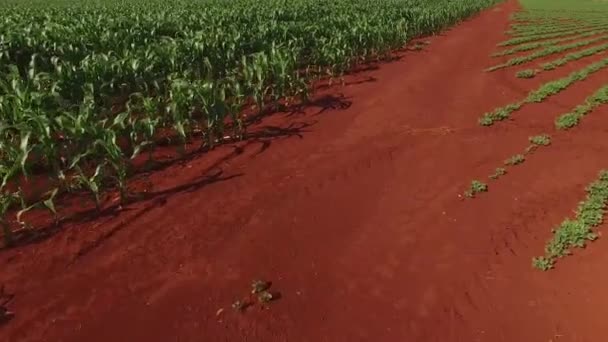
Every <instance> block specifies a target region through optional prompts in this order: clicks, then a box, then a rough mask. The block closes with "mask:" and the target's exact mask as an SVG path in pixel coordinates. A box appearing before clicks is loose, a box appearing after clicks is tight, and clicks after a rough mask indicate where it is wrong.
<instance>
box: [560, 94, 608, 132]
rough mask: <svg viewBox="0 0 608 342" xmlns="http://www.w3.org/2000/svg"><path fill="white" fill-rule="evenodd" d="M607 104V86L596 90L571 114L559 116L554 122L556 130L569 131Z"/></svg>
mask: <svg viewBox="0 0 608 342" xmlns="http://www.w3.org/2000/svg"><path fill="white" fill-rule="evenodd" d="M607 103H608V85H606V86H603V87H601V88H600V89H598V90H597V91H596V92H595V93H594V94H593V95H591V96H589V97H588V98H587V99H586V100H585V103H583V104H581V105H578V106H576V108H574V109H573V110H572V111H571V112H569V113H566V114H563V115H561V116H560V117H558V118H557V119H556V120H555V127H557V128H558V129H569V128H572V127H574V126H576V125H578V123H579V121H580V120H581V119H582V118H583V117H584V116H585V115H587V114H588V113H590V112H591V111H592V110H594V109H595V108H597V107H599V106H601V105H603V104H607Z"/></svg>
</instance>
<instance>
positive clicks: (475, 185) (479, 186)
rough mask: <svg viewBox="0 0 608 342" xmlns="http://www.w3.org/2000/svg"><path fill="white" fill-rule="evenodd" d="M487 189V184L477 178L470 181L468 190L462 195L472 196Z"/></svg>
mask: <svg viewBox="0 0 608 342" xmlns="http://www.w3.org/2000/svg"><path fill="white" fill-rule="evenodd" d="M486 191H488V185H487V184H485V183H482V182H480V181H478V180H474V181H472V182H471V186H470V188H469V190H467V191H465V193H464V196H465V197H468V198H473V197H475V195H476V194H478V193H480V192H486Z"/></svg>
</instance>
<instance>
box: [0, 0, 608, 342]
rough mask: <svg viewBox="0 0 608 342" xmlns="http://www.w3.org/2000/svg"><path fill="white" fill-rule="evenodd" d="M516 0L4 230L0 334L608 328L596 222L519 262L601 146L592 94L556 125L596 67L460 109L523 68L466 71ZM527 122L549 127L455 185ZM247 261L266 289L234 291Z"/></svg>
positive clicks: (448, 334) (504, 148)
mask: <svg viewBox="0 0 608 342" xmlns="http://www.w3.org/2000/svg"><path fill="white" fill-rule="evenodd" d="M516 8H517V5H516V3H515V2H513V1H509V2H507V3H504V4H501V5H498V6H496V7H495V8H492V9H490V10H487V11H485V12H483V13H482V14H480V15H479V16H476V17H475V18H473V19H471V20H468V21H466V22H464V23H462V24H460V25H458V26H457V27H455V28H453V29H451V30H449V31H448V32H445V33H444V34H442V35H439V36H436V37H433V38H430V41H431V43H430V44H429V45H428V46H427V47H425V49H424V50H422V51H419V52H413V51H412V52H407V53H405V54H404V55H403V56H402V58H401V59H400V60H398V61H395V62H392V63H389V64H385V65H381V66H380V67H379V68H378V69H377V70H369V71H365V72H361V73H358V74H357V75H353V76H349V77H347V78H346V82H347V85H346V86H344V87H331V88H329V89H326V90H323V91H321V92H320V93H319V94H317V96H316V101H315V102H314V103H313V105H311V106H310V107H307V108H306V109H305V110H303V111H302V112H297V113H289V114H277V115H274V116H271V117H268V118H266V119H265V120H263V121H262V122H261V123H260V124H258V126H257V129H258V131H260V130H262V131H264V132H265V133H266V134H264V135H262V136H260V137H259V138H258V139H256V140H250V141H248V142H243V143H240V144H237V145H232V146H223V147H220V148H218V149H216V150H214V151H212V152H210V153H208V154H206V155H204V156H202V157H197V158H193V159H191V160H188V161H186V162H184V163H181V164H179V165H173V166H171V167H169V168H166V169H164V170H162V171H158V172H155V173H153V174H151V175H150V177H149V182H150V184H153V188H151V189H150V192H151V196H150V199H147V200H144V201H140V202H138V203H135V204H133V205H130V206H128V207H126V208H123V210H122V211H120V212H116V213H111V214H107V215H103V216H102V217H100V218H97V219H95V220H81V221H80V222H79V221H73V222H71V223H67V224H65V225H64V226H63V228H62V229H61V230H60V231H58V232H56V234H54V235H52V236H50V237H48V238H47V239H45V240H42V241H40V242H37V243H32V244H29V245H25V246H21V247H18V248H15V249H11V250H5V251H1V252H0V270H1V271H0V284H5V285H6V291H7V292H9V293H11V294H13V295H14V298H13V300H12V301H11V302H10V304H9V307H10V309H11V310H13V311H14V312H15V317H14V319H13V320H11V321H10V322H7V323H5V324H3V325H2V326H0V340H2V341H19V342H22V341H24V342H25V341H53V342H55V341H87V342H94V341H315V342H317V341H331V342H335V341H349V342H350V341H391V342H392V341H416V342H423V341H424V342H426V341H442V342H446V341H463V342H470V341H488V342H490V341H491V342H497V341H508V342H515V341H517V342H519V341H521V342H532V341H543V342H546V341H554V342H557V341H560V342H561V341H592V342H597V341H605V340H606V338H605V337H606V336H608V326H606V325H603V324H602V323H603V321H604V317H606V316H607V314H608V295H606V291H605V284H606V280H608V278H607V277H606V275H605V265H606V261H608V252H607V251H606V248H605V247H606V246H605V243H604V241H602V240H601V239H600V241H598V242H596V243H594V245H593V248H591V249H589V250H585V251H582V252H580V251H577V253H576V255H575V256H574V257H571V258H568V259H567V260H563V261H560V262H559V267H558V269H556V270H553V271H551V272H546V273H543V272H539V271H536V270H533V269H532V268H531V265H530V264H531V257H532V256H535V255H539V254H541V253H542V251H543V246H544V243H545V241H546V240H547V239H548V238H549V237H550V233H551V232H550V229H551V228H552V227H553V226H554V225H556V224H557V223H559V222H560V221H561V220H562V219H563V218H564V217H565V216H568V215H571V212H572V210H573V209H574V208H575V207H576V204H577V203H578V201H580V200H582V198H583V196H584V187H585V185H586V184H588V183H589V182H590V181H592V180H593V179H594V178H595V176H596V175H597V172H598V171H599V170H600V169H601V168H606V167H608V161H606V158H605V156H606V152H607V151H608V142H607V141H606V139H605V136H606V133H607V132H608V128H605V127H606V123H607V122H608V121H607V120H608V119H607V116H606V115H608V110H606V109H600V110H598V111H596V112H593V113H591V114H589V116H588V117H585V119H584V120H583V122H582V124H581V125H580V126H579V127H577V128H575V129H574V130H572V131H569V132H554V130H553V120H554V119H555V117H556V116H557V115H559V114H562V113H563V112H565V111H567V110H568V109H569V108H571V107H572V106H574V105H576V104H578V103H580V101H582V99H584V98H585V97H586V96H587V95H589V94H590V93H591V92H593V90H594V89H595V88H597V87H598V86H599V85H600V84H601V83H602V82H603V80H605V79H606V76H607V74H606V72H600V73H598V74H597V75H593V76H590V77H589V79H588V80H586V81H584V82H582V83H581V86H580V87H579V88H577V89H575V88H573V89H568V90H566V91H564V92H562V93H560V94H558V95H556V96H555V99H556V101H553V102H554V103H553V104H548V103H543V104H534V105H529V106H526V107H524V108H523V109H522V110H521V111H518V112H516V113H514V114H513V120H512V121H509V122H501V123H498V124H497V125H495V126H493V127H490V128H487V127H481V126H479V125H478V124H477V119H478V118H479V117H480V116H481V115H482V114H483V113H484V112H485V111H489V110H492V109H493V108H495V107H497V106H501V105H504V104H507V103H509V102H512V101H514V100H519V99H521V98H523V97H525V95H526V94H527V92H528V91H529V90H530V89H534V88H535V87H536V86H537V85H538V84H539V83H538V82H539V81H533V83H522V80H517V79H515V78H514V77H513V73H514V69H513V68H508V69H505V70H499V71H497V72H494V73H484V72H483V69H484V68H486V67H488V66H490V65H492V64H493V63H494V62H495V60H492V58H491V57H489V56H490V54H491V53H492V52H495V51H496V50H497V49H496V46H495V45H496V43H498V42H500V41H502V40H504V39H505V38H506V37H505V36H504V34H503V32H504V31H506V30H507V29H508V25H509V22H508V18H509V16H510V15H511V14H512V13H513V12H514V11H515V9H516ZM588 62H589V61H586V62H582V61H578V62H576V63H572V64H569V65H568V67H564V68H558V69H557V70H555V71H552V72H544V73H543V74H542V78H543V79H544V78H547V79H551V78H552V77H555V78H557V77H560V76H561V75H565V74H567V73H568V72H570V71H572V70H576V69H574V68H575V67H576V66H584V65H585V63H588ZM560 69H561V70H560ZM540 133H550V134H552V135H553V133H555V134H554V138H553V144H552V146H550V147H548V148H546V149H543V150H539V151H538V152H537V153H535V154H533V155H531V156H530V157H529V160H527V161H526V162H525V163H524V164H522V165H521V166H517V167H516V168H513V169H511V170H509V173H508V174H507V175H506V176H505V177H503V178H501V179H500V180H498V181H496V182H492V183H490V192H488V193H485V194H482V195H480V196H479V197H478V198H475V199H474V200H463V199H462V198H461V197H459V194H461V193H463V192H464V190H466V188H467V186H468V185H469V183H470V181H471V180H472V179H482V180H484V181H485V180H486V179H487V176H488V175H489V174H491V173H492V172H493V170H494V168H496V167H499V166H501V164H502V161H503V160H504V159H506V158H507V157H509V156H511V155H513V154H515V153H521V152H523V150H524V149H525V147H526V146H527V144H528V143H527V138H528V136H530V135H534V134H540ZM602 249H604V251H602ZM257 278H262V279H266V280H269V281H272V283H273V284H272V289H273V290H275V291H279V292H280V294H281V296H280V298H279V299H278V300H276V301H274V302H272V303H270V304H269V305H268V307H267V308H263V307H260V306H258V305H256V306H252V307H249V308H247V309H245V310H244V312H241V313H239V312H236V311H235V310H233V308H232V307H231V305H232V303H233V302H235V300H237V299H243V298H247V296H248V293H249V286H250V285H249V284H250V283H251V281H252V280H253V279H257Z"/></svg>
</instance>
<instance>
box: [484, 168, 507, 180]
mask: <svg viewBox="0 0 608 342" xmlns="http://www.w3.org/2000/svg"><path fill="white" fill-rule="evenodd" d="M506 174H507V170H506V169H505V168H503V167H498V168H496V171H494V174H492V175H490V176H488V177H489V178H490V179H495V180H496V179H498V178H499V177H500V176H504V175H506Z"/></svg>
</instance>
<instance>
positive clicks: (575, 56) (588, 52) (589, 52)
mask: <svg viewBox="0 0 608 342" xmlns="http://www.w3.org/2000/svg"><path fill="white" fill-rule="evenodd" d="M606 50H608V44H602V45H599V46H595V47H592V48H589V49H585V50H582V51H579V52H573V53H569V54H567V55H565V56H564V57H562V58H558V59H556V60H554V61H551V62H548V63H543V64H542V65H541V66H542V68H543V70H553V69H555V68H557V67H560V66H563V65H566V64H567V63H569V62H572V61H576V60H579V59H581V58H584V57H589V56H593V55H595V54H597V53H600V52H603V51H606Z"/></svg>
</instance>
